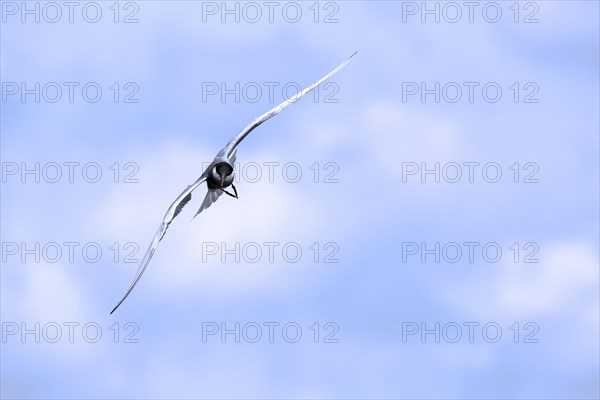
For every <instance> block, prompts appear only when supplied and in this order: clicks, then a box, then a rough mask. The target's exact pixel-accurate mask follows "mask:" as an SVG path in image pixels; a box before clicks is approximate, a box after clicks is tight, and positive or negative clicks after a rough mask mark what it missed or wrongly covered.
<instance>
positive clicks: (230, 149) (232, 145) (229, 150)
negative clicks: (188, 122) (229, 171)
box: [221, 52, 357, 158]
mask: <svg viewBox="0 0 600 400" xmlns="http://www.w3.org/2000/svg"><path fill="white" fill-rule="evenodd" d="M356 53H357V52H354V54H352V55H351V56H350V58H348V59H347V60H346V61H344V62H343V63H342V64H340V65H339V66H338V67H337V68H336V69H334V70H333V71H331V72H330V73H328V74H327V75H325V76H324V77H323V78H321V79H319V80H318V81H316V82H315V83H313V84H312V85H310V86H309V87H307V88H306V89H304V90H302V91H301V92H299V93H297V94H296V95H295V96H292V97H290V98H289V99H287V100H286V101H284V102H283V103H281V104H280V105H278V106H277V107H275V108H273V109H272V110H269V111H267V112H266V113H264V114H263V115H261V116H260V117H258V118H256V119H255V120H254V121H252V122H251V123H250V124H248V126H246V127H245V128H244V129H242V130H241V132H240V133H238V134H237V135H236V136H235V137H234V138H233V139H231V141H230V142H229V143H227V146H225V147H224V148H223V150H221V152H222V153H224V155H225V157H228V158H229V157H230V156H231V154H233V153H234V152H235V150H236V148H237V146H238V145H239V144H240V142H241V141H242V140H244V138H245V137H246V136H248V134H249V133H250V132H252V131H253V130H254V129H255V128H257V127H258V126H259V125H260V124H262V123H263V122H265V121H266V120H268V119H270V118H273V117H274V116H276V115H277V114H279V113H280V112H281V111H282V110H283V109H284V108H286V107H288V106H289V105H290V104H293V103H295V102H296V101H297V100H298V99H300V98H301V97H302V96H304V95H305V94H306V93H308V92H310V91H311V90H313V89H314V88H316V87H317V86H319V85H320V84H321V83H323V82H325V81H326V80H327V79H329V78H331V77H332V76H333V75H334V74H335V73H336V72H338V71H339V70H341V69H342V68H344V67H345V66H346V64H348V63H349V62H350V60H352V58H353V57H354V56H355V55H356Z"/></svg>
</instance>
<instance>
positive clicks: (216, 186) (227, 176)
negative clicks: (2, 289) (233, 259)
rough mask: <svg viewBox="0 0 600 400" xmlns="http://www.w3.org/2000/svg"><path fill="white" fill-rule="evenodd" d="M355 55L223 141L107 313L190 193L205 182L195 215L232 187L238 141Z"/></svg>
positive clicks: (162, 225)
mask: <svg viewBox="0 0 600 400" xmlns="http://www.w3.org/2000/svg"><path fill="white" fill-rule="evenodd" d="M355 55H356V52H355V53H354V54H352V55H351V56H350V58H348V59H347V60H346V61H344V62H343V63H342V64H340V65H339V66H338V67H337V68H336V69H334V70H333V71H331V72H330V73H329V74H327V75H325V76H324V77H323V78H321V79H319V80H318V81H317V82H315V83H313V84H312V85H310V86H308V87H307V88H306V89H304V90H302V91H301V92H299V93H298V94H296V95H295V96H292V97H291V98H289V99H288V100H286V101H284V102H283V103H281V104H279V105H278V106H277V107H274V108H273V109H271V110H269V111H267V112H266V113H264V114H263V115H261V116H260V117H258V118H256V119H255V120H254V121H252V122H251V123H250V124H248V125H247V126H246V127H245V128H244V129H242V130H241V131H240V132H239V133H238V134H237V135H236V136H235V137H234V138H233V139H231V141H230V142H229V143H227V145H226V146H225V147H224V148H223V149H221V151H219V153H218V154H217V156H216V157H215V159H214V160H213V162H212V163H211V164H210V165H209V166H208V168H206V170H205V171H204V172H203V173H202V175H200V177H199V178H198V179H197V180H196V181H195V182H194V183H192V184H191V185H189V186H188V187H187V188H186V189H185V190H184V191H183V192H181V194H180V195H179V196H178V197H177V198H176V199H175V201H174V202H173V203H172V204H171V205H170V206H169V208H168V209H167V212H166V214H165V216H164V218H163V220H162V222H161V223H160V225H159V227H158V230H157V231H156V234H155V235H154V237H153V239H152V241H151V242H150V246H148V250H147V251H146V254H145V255H144V258H143V259H142V261H141V263H140V266H139V268H138V270H137V273H136V275H135V278H134V279H133V282H131V284H130V285H129V288H128V289H127V291H126V292H125V295H124V296H123V298H121V300H120V301H119V302H118V303H117V305H116V306H115V308H113V309H112V311H111V312H110V313H111V314H112V313H113V312H115V310H116V309H117V308H119V306H120V305H121V304H122V303H123V302H124V301H125V299H126V298H127V296H129V294H130V293H131V291H132V290H133V288H134V287H135V285H136V284H137V283H138V281H139V280H140V278H141V277H142V275H143V274H144V271H146V268H147V267H148V264H149V263H150V260H151V259H152V256H153V255H154V252H155V251H156V247H157V246H158V243H159V242H160V241H161V240H162V238H163V237H164V236H165V233H166V232H167V228H168V227H169V225H170V224H171V222H172V221H173V219H174V218H175V217H176V216H177V215H179V213H180V212H181V210H182V209H183V207H185V205H186V204H187V203H188V202H189V201H190V200H191V199H192V192H193V191H194V190H195V189H196V188H197V187H198V186H200V185H201V184H202V183H204V182H206V183H207V186H208V192H207V193H206V196H205V197H204V201H203V202H202V204H201V205H200V209H199V210H198V212H196V214H195V215H194V217H195V216H196V215H198V214H200V213H201V212H202V211H203V210H205V209H206V208H208V207H210V206H211V205H212V204H213V203H214V202H216V201H217V200H218V199H219V197H220V196H221V195H222V194H223V192H224V189H225V188H226V187H228V186H232V187H233V189H234V190H235V186H233V173H234V164H235V159H236V151H237V147H238V145H239V144H240V143H241V142H242V140H244V138H245V137H246V136H248V134H249V133H250V132H252V131H253V130H254V129H256V128H257V127H258V126H260V125H261V124H262V123H263V122H265V121H267V120H268V119H270V118H273V117H274V116H275V115H277V114H279V113H280V112H281V111H282V110H283V109H284V108H286V107H288V106H289V105H291V104H293V103H294V102H296V101H297V100H298V99H300V98H301V97H302V96H304V95H305V94H307V93H308V92H310V91H311V90H313V89H314V88H316V87H317V86H319V85H320V84H321V83H323V82H324V81H325V80H327V79H329V78H330V77H331V76H333V75H334V74H335V73H337V72H338V71H339V70H341V69H342V68H344V67H345V66H346V64H348V63H349V62H350V60H352V58H353V57H354V56H355ZM226 193H228V192H226ZM235 193H236V195H235V196H234V197H237V190H235ZM228 194H230V193H228ZM230 195H231V194H230ZM231 196H233V195H231Z"/></svg>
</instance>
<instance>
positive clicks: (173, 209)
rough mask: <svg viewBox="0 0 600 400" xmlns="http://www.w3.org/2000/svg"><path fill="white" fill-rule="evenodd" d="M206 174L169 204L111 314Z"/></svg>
mask: <svg viewBox="0 0 600 400" xmlns="http://www.w3.org/2000/svg"><path fill="white" fill-rule="evenodd" d="M206 175H207V172H206V171H205V172H204V173H203V174H202V175H201V176H200V178H198V180H197V181H196V182H194V183H192V184H191V185H190V186H188V187H187V188H186V189H185V190H184V191H183V192H181V194H180V195H179V196H178V197H177V198H176V199H175V201H174V202H173V203H172V204H171V205H170V206H169V209H168V210H167V213H166V214H165V216H164V218H163V220H162V222H161V223H160V226H159V227H158V230H157V231H156V234H155V235H154V238H153V239H152V242H151V243H150V246H148V250H147V251H146V254H145V255H144V258H143V259H142V262H141V263H140V266H139V268H138V270H137V273H136V275H135V278H134V279H133V282H131V285H129V288H128V289H127V291H126V292H125V295H124V296H123V298H122V299H121V301H119V303H118V304H117V305H116V306H115V308H113V310H112V311H111V312H110V313H111V314H112V313H114V312H115V310H116V309H117V308H119V306H120V305H121V303H123V302H124V301H125V299H126V298H127V296H129V293H131V291H132V290H133V288H134V287H135V285H136V283H138V281H139V280H140V278H141V277H142V275H143V273H144V271H146V267H147V266H148V263H149V262H150V260H151V259H152V255H154V251H155V250H156V247H157V246H158V243H159V242H160V241H161V240H162V238H163V236H165V233H166V232H167V228H168V227H169V225H170V224H171V222H172V221H173V219H174V218H175V217H176V216H177V215H179V213H180V212H181V210H182V209H183V207H185V205H186V204H187V203H188V202H189V201H190V200H191V199H192V192H193V191H194V189H196V188H197V187H198V186H199V185H200V184H201V183H202V182H204V181H205V180H206Z"/></svg>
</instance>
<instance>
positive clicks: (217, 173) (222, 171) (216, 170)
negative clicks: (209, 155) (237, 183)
mask: <svg viewBox="0 0 600 400" xmlns="http://www.w3.org/2000/svg"><path fill="white" fill-rule="evenodd" d="M210 175H211V180H212V181H213V183H214V184H216V185H218V186H219V187H222V188H224V187H227V186H229V185H231V184H232V183H233V167H232V166H231V164H229V163H227V162H220V163H217V164H215V166H214V167H213V169H212V171H210Z"/></svg>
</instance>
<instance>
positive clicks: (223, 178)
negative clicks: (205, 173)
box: [221, 175, 225, 186]
mask: <svg viewBox="0 0 600 400" xmlns="http://www.w3.org/2000/svg"><path fill="white" fill-rule="evenodd" d="M224 180H225V175H221V186H223V181H224Z"/></svg>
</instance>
